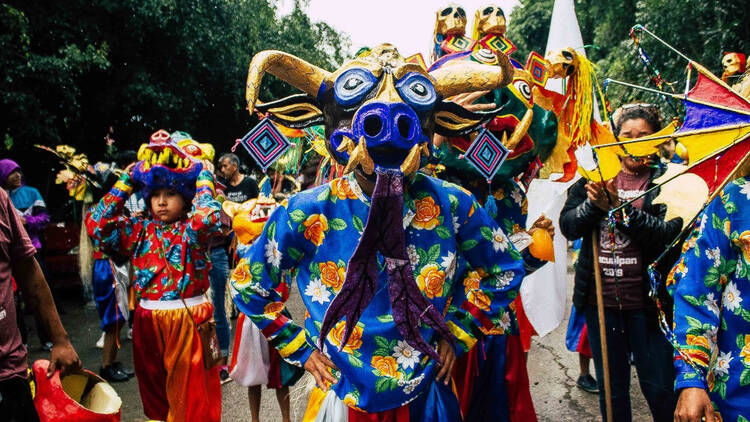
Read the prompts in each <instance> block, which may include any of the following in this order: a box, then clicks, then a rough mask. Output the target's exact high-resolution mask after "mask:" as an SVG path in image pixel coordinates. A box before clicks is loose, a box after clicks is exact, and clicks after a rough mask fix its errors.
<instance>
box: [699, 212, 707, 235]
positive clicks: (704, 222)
mask: <svg viewBox="0 0 750 422" xmlns="http://www.w3.org/2000/svg"><path fill="white" fill-rule="evenodd" d="M707 223H708V214H705V213H704V214H703V217H702V218H701V224H700V227H698V233H703V229H705V228H706V224H707Z"/></svg>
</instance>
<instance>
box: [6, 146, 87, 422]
mask: <svg viewBox="0 0 750 422" xmlns="http://www.w3.org/2000/svg"><path fill="white" fill-rule="evenodd" d="M2 161H6V160H2ZM4 176H6V177H7V173H4ZM35 254H36V249H35V248H34V246H33V245H32V243H31V240H30V239H29V236H28V235H27V234H26V231H25V230H24V228H23V221H22V220H21V217H20V216H19V215H18V213H16V212H15V210H14V209H13V204H12V203H11V201H10V198H9V197H8V194H7V193H6V192H5V191H3V190H2V189H0V316H3V317H2V318H0V333H2V335H1V336H0V415H2V419H3V420H9V421H36V420H38V416H37V414H36V409H35V408H34V401H33V399H32V397H31V391H30V389H29V382H28V379H27V374H26V372H27V364H26V347H24V345H23V343H22V340H21V333H20V332H19V331H18V327H16V326H14V324H15V317H16V315H15V312H16V311H15V304H14V303H13V302H14V301H13V288H12V283H11V276H12V277H13V278H15V280H16V282H17V283H18V286H19V287H20V289H21V291H22V292H23V295H24V297H25V298H26V303H27V304H28V306H29V307H31V309H32V310H33V312H34V314H35V315H37V316H38V317H39V318H38V321H41V323H42V324H44V327H45V331H46V332H48V333H50V339H51V340H52V342H53V343H52V348H51V353H50V365H49V369H48V375H51V374H52V373H54V372H55V370H58V369H60V370H62V372H63V373H67V372H69V371H70V370H74V369H77V368H80V366H81V361H80V360H79V359H78V354H77V353H76V351H75V350H74V349H73V346H72V345H71V344H70V341H69V340H68V335H67V333H66V332H65V329H64V328H63V326H62V323H60V317H59V316H58V314H57V308H56V307H55V302H54V301H53V300H52V294H51V293H50V290H49V286H48V285H47V282H46V280H45V279H44V274H43V273H42V270H41V267H39V264H38V263H37V261H36V259H34V255H35Z"/></svg>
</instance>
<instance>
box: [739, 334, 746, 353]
mask: <svg viewBox="0 0 750 422" xmlns="http://www.w3.org/2000/svg"><path fill="white" fill-rule="evenodd" d="M743 347H745V334H743V333H740V334H737V348H738V349H742V348H743Z"/></svg>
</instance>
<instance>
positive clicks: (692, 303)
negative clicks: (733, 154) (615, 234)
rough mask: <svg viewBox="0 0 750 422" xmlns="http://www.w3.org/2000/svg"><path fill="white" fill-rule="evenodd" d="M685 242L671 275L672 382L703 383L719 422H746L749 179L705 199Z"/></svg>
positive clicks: (749, 390) (749, 402)
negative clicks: (674, 338)
mask: <svg viewBox="0 0 750 422" xmlns="http://www.w3.org/2000/svg"><path fill="white" fill-rule="evenodd" d="M683 248H684V250H683V254H682V257H681V258H680V260H679V261H678V263H677V265H676V266H675V267H674V268H673V269H672V272H671V274H670V276H669V277H668V278H667V287H668V289H669V291H670V292H671V293H672V294H673V297H674V315H675V316H674V332H675V335H676V336H677V341H678V343H679V346H680V349H681V350H682V351H683V354H679V353H678V354H676V355H675V356H676V357H675V368H676V371H677V374H676V375H677V379H676V382H675V388H676V389H682V388H687V387H698V388H704V389H706V390H708V391H709V395H710V397H711V400H712V401H713V403H714V408H715V409H717V410H718V411H719V412H720V413H721V416H722V418H721V419H718V420H724V421H747V420H748V419H746V417H747V416H748V415H750V305H749V304H750V298H748V297H746V296H747V295H748V293H750V181H748V180H746V179H743V178H740V179H737V180H735V181H733V182H732V183H730V184H728V185H727V186H726V188H725V189H724V190H723V191H722V192H721V194H720V195H719V196H717V197H716V198H715V199H714V200H713V201H711V203H710V204H709V205H708V207H707V208H706V210H705V211H704V213H703V215H702V216H701V218H700V220H699V226H698V227H697V228H696V230H695V231H694V232H693V234H692V236H691V237H690V240H688V241H687V242H686V244H685V246H684V247H683ZM683 355H684V357H683ZM688 358H689V359H690V360H691V361H692V362H693V364H694V365H695V366H696V367H697V368H698V369H699V370H700V371H701V374H700V375H699V374H698V372H697V371H696V370H695V369H694V368H693V367H692V366H691V365H690V364H688V362H686V361H685V359H688ZM743 415H745V416H743Z"/></svg>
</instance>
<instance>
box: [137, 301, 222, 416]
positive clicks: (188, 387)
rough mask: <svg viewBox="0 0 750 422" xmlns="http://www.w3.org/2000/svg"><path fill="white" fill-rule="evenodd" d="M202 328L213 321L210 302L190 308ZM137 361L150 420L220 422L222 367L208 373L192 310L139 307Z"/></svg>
mask: <svg viewBox="0 0 750 422" xmlns="http://www.w3.org/2000/svg"><path fill="white" fill-rule="evenodd" d="M190 309H191V311H192V313H193V317H194V318H195V322H196V323H201V322H203V321H205V320H206V319H208V318H210V317H211V316H212V315H213V306H212V305H211V304H210V303H208V302H206V303H202V304H200V305H197V306H193V307H191V308H190ZM133 357H134V361H135V362H134V363H135V372H136V375H137V376H138V387H139V391H140V394H141V401H142V402H143V409H144V413H145V414H146V416H148V417H149V418H151V419H156V420H166V421H167V422H172V421H192V420H201V421H207V422H212V421H220V420H221V385H220V383H219V367H218V366H214V367H213V368H211V369H210V370H206V369H204V367H203V350H202V347H201V340H200V337H199V336H198V332H197V331H196V329H195V325H194V323H193V322H192V321H190V316H189V315H188V312H187V310H186V309H184V308H182V309H174V310H153V311H152V310H148V309H143V308H142V307H140V306H139V307H138V308H137V309H136V313H135V320H134V322H133Z"/></svg>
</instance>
